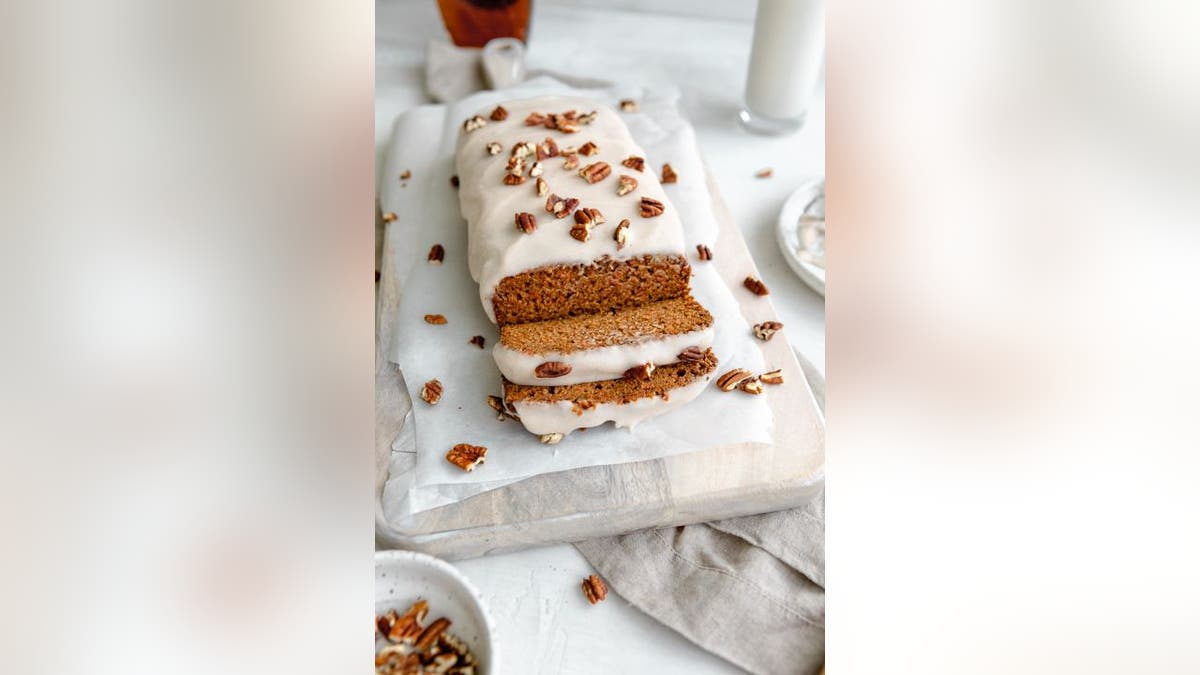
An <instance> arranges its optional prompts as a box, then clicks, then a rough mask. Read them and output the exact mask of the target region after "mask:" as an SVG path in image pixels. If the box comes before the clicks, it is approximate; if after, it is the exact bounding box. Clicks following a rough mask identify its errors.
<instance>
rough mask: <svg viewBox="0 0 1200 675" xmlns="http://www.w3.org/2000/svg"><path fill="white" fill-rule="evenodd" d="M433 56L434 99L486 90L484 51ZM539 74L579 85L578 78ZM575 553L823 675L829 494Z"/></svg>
mask: <svg viewBox="0 0 1200 675" xmlns="http://www.w3.org/2000/svg"><path fill="white" fill-rule="evenodd" d="M426 57H427V58H426V65H425V73H426V88H427V90H428V91H429V93H430V95H431V96H432V97H433V98H434V99H436V100H439V101H446V100H454V99H457V98H460V97H462V96H465V95H466V94H469V93H472V92H474V91H477V90H478V89H480V88H481V87H483V78H482V76H481V75H480V70H479V68H480V66H479V50H477V49H460V48H458V47H454V46H453V45H450V44H449V43H447V42H445V41H444V40H431V41H430V45H429V47H428V49H427V51H426ZM542 74H548V75H551V76H553V77H555V78H558V79H560V80H563V81H564V82H568V83H575V84H579V78H573V77H568V76H564V75H561V74H558V73H542ZM531 75H532V73H531ZM587 84H588V86H594V85H596V84H604V83H599V82H595V81H589V82H588V83H587ZM800 365H801V366H802V367H803V369H804V373H805V376H806V377H807V378H808V380H809V384H810V386H811V387H812V389H813V394H814V395H815V396H816V398H817V403H818V405H819V406H820V408H821V410H822V412H824V409H825V386H824V379H823V378H822V377H821V374H820V373H819V372H817V371H816V369H815V368H813V366H812V364H810V363H808V361H807V360H806V359H804V358H803V357H802V356H801V358H800ZM575 546H576V548H578V549H579V551H580V552H581V553H583V555H584V557H585V558H587V560H588V562H589V563H591V565H592V566H593V567H595V568H596V570H597V571H598V572H599V573H600V575H601V576H603V577H604V579H605V580H606V581H607V582H608V585H609V587H610V588H611V589H612V590H613V591H615V592H616V593H618V594H619V595H621V597H623V598H624V599H625V600H627V601H629V603H630V604H632V605H634V606H635V607H637V608H639V609H641V610H642V611H643V612H646V613H647V614H649V615H650V616H652V617H654V618H655V619H657V620H659V621H661V622H662V623H663V624H665V625H667V626H669V627H671V628H673V629H674V630H676V631H678V632H679V633H680V634H682V635H683V636H684V637H686V638H688V639H689V640H691V641H692V642H694V643H695V644H697V645H699V646H700V647H702V648H704V649H705V650H707V651H710V652H712V653H713V654H716V655H718V656H720V657H721V658H724V659H726V660H728V661H729V662H731V663H733V664H735V665H737V666H738V667H741V668H744V669H746V670H748V671H750V672H752V673H762V674H764V675H776V674H778V675H814V674H816V673H819V672H821V671H822V668H823V664H824V661H825V494H824V491H822V492H821V493H820V494H819V495H817V496H816V497H815V498H814V499H813V500H812V502H810V503H809V504H808V505H806V506H804V507H801V508H797V509H792V510H788V511H780V512H777V513H768V514H763V515H757V516H747V517H743V518H733V519H730V520H722V521H716V522H712V523H702V524H697V525H688V526H686V527H673V528H659V529H651V530H642V531H639V532H632V533H630V534H626V535H621V536H618V537H607V538H602V539H592V540H588V541H583V542H578V543H576V544H575Z"/></svg>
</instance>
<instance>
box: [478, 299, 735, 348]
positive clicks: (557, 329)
mask: <svg viewBox="0 0 1200 675" xmlns="http://www.w3.org/2000/svg"><path fill="white" fill-rule="evenodd" d="M712 323H713V318H712V314H709V313H708V310H707V309H705V308H704V307H703V306H701V305H700V303H698V302H696V300H695V299H693V298H692V296H690V295H685V296H683V297H682V298H672V299H671V300H662V301H659V302H652V303H649V304H646V305H638V306H634V307H623V308H621V309H616V310H612V311H608V312H600V313H598V314H584V315H581V316H573V317H569V318H566V319H555V320H550V321H535V322H532V323H520V324H512V325H509V326H504V327H503V328H501V329H500V342H501V344H503V345H504V346H506V347H508V348H510V349H516V350H518V351H522V352H525V353H526V354H543V353H546V352H562V353H564V354H568V353H570V352H574V351H581V350H584V349H598V348H601V347H611V346H613V345H626V344H634V343H637V342H641V341H643V340H654V339H659V338H662V337H665V336H668V335H679V334H682V333H690V332H693V331H698V330H703V329H705V328H708V327H709V326H711V325H712Z"/></svg>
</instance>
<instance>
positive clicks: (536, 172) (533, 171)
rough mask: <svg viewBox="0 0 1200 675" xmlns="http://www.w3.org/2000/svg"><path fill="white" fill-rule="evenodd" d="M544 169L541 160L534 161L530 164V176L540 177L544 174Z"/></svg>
mask: <svg viewBox="0 0 1200 675" xmlns="http://www.w3.org/2000/svg"><path fill="white" fill-rule="evenodd" d="M542 171H543V169H542V163H541V162H534V163H533V164H530V165H529V177H530V178H538V177H539V176H541V175H542Z"/></svg>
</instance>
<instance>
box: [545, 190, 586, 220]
mask: <svg viewBox="0 0 1200 675" xmlns="http://www.w3.org/2000/svg"><path fill="white" fill-rule="evenodd" d="M577 206H579V200H578V199H576V198H574V197H566V198H563V197H559V196H558V195H556V194H554V193H550V196H549V197H547V198H546V210H547V211H549V212H550V213H553V214H554V217H555V218H566V217H567V216H569V215H571V212H572V211H574V210H575V207H577Z"/></svg>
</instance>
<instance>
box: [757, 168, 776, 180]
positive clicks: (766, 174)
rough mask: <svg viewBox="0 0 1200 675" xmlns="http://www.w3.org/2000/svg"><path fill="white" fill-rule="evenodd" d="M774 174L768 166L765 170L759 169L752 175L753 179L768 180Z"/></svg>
mask: <svg viewBox="0 0 1200 675" xmlns="http://www.w3.org/2000/svg"><path fill="white" fill-rule="evenodd" d="M774 173H775V172H774V171H772V170H771V167H769V166H768V167H767V168H765V169H759V170H758V172H757V173H755V174H754V177H755V178H770V177H771V175H772V174H774Z"/></svg>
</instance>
